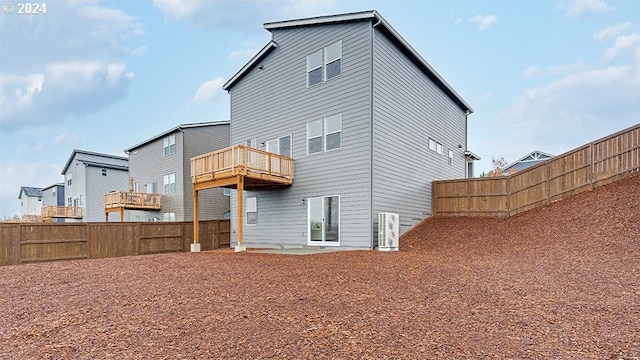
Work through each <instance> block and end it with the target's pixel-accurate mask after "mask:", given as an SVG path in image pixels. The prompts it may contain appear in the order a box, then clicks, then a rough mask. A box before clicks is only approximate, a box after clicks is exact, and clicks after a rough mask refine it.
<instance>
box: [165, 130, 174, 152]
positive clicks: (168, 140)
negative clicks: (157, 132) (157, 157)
mask: <svg viewBox="0 0 640 360" xmlns="http://www.w3.org/2000/svg"><path fill="white" fill-rule="evenodd" d="M175 153H176V134H172V135H169V136H167V137H165V138H164V156H169V155H171V154H175Z"/></svg>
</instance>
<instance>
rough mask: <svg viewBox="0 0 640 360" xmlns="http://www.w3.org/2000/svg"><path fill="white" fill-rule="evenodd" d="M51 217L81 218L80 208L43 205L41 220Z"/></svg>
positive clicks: (49, 219)
mask: <svg viewBox="0 0 640 360" xmlns="http://www.w3.org/2000/svg"><path fill="white" fill-rule="evenodd" d="M52 218H69V219H82V208H81V207H77V206H43V207H42V221H45V222H48V221H51V219H52Z"/></svg>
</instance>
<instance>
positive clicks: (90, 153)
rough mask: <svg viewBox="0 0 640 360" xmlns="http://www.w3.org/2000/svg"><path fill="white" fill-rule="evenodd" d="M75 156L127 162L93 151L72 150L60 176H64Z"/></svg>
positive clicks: (120, 157) (115, 156)
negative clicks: (80, 155) (98, 157)
mask: <svg viewBox="0 0 640 360" xmlns="http://www.w3.org/2000/svg"><path fill="white" fill-rule="evenodd" d="M77 154H85V155H94V156H101V157H105V158H110V159H116V160H126V161H129V158H127V157H124V156H118V155H111V154H102V153H97V152H93V151H87V150H79V149H73V151H72V152H71V155H70V156H69V160H67V163H66V164H65V165H64V168H62V172H61V173H60V174H61V175H64V174H65V173H66V172H67V169H68V168H69V166H70V165H71V162H72V161H73V159H74V158H75V157H76V155H77Z"/></svg>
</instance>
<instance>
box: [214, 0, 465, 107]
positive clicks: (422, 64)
mask: <svg viewBox="0 0 640 360" xmlns="http://www.w3.org/2000/svg"><path fill="white" fill-rule="evenodd" d="M363 20H375V22H374V23H373V25H372V26H373V27H374V28H379V29H380V30H381V32H382V33H383V34H385V35H386V36H387V37H388V38H389V39H390V40H391V41H392V42H393V43H394V44H395V45H396V46H397V47H398V48H399V49H400V51H401V52H402V53H404V54H405V55H406V56H407V57H408V58H409V59H410V60H411V61H412V62H413V63H414V64H415V65H416V66H417V67H418V68H419V69H420V70H422V72H423V73H424V74H425V75H426V76H427V77H428V78H429V79H431V80H432V81H433V82H435V83H436V85H437V86H438V87H439V88H440V89H441V90H442V91H444V92H445V93H446V94H447V95H448V96H449V97H450V98H451V99H452V100H453V101H454V102H455V103H456V104H457V105H458V106H459V107H460V108H461V109H462V110H463V111H464V112H465V114H467V115H469V114H471V113H473V108H472V107H471V106H470V105H469V104H468V103H467V102H466V101H464V99H463V98H462V97H461V96H460V95H459V94H458V93H457V92H456V91H455V90H454V89H453V88H452V87H451V85H449V84H448V83H447V82H446V81H445V80H444V79H443V78H442V76H440V74H438V73H437V72H436V71H435V69H433V67H431V65H429V63H428V62H427V61H426V60H425V59H424V58H423V57H422V56H420V54H418V52H417V51H416V50H415V49H413V47H411V45H409V43H408V42H407V41H406V40H405V39H404V38H403V37H402V36H400V34H399V33H398V32H397V31H396V30H395V29H394V28H393V27H392V26H391V25H390V24H389V23H388V22H387V21H386V20H385V19H384V18H383V17H382V16H381V15H380V13H378V12H377V11H376V10H368V11H361V12H353V13H345V14H337V15H325V16H317V17H311V18H304V19H294V20H285V21H275V22H268V23H265V24H264V28H265V29H266V30H268V31H272V30H276V29H285V28H291V27H298V26H313V25H325V24H331V23H338V22H347V21H363ZM275 47H276V43H275V42H274V41H273V40H271V41H270V42H269V43H268V44H267V45H266V46H265V47H264V48H262V50H260V52H258V54H256V55H255V56H254V57H253V58H252V59H251V60H250V61H249V62H248V63H247V64H245V65H244V66H243V67H242V69H240V71H238V72H237V73H236V74H235V75H233V77H231V79H229V81H227V83H226V84H224V86H223V87H222V88H223V89H224V90H227V91H229V89H230V88H231V87H232V86H233V85H235V84H236V83H237V82H238V81H239V80H240V79H241V78H242V77H244V76H245V75H246V74H247V73H248V72H249V70H251V69H252V68H253V67H254V66H255V65H256V63H257V62H258V61H260V60H261V59H262V58H263V57H264V56H266V55H267V54H268V53H269V52H271V51H272V50H273V49H274V48H275Z"/></svg>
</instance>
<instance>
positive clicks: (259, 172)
mask: <svg viewBox="0 0 640 360" xmlns="http://www.w3.org/2000/svg"><path fill="white" fill-rule="evenodd" d="M191 180H192V182H193V244H191V251H194V252H196V251H200V244H199V242H200V240H199V234H198V191H200V190H205V189H210V188H216V187H225V188H232V189H237V190H238V191H237V198H236V206H237V211H236V213H237V216H238V221H237V224H238V225H237V227H238V228H237V233H236V236H237V239H238V246H236V251H244V250H245V247H244V244H243V242H242V216H243V212H242V203H243V201H242V196H243V195H242V193H243V192H244V190H256V189H269V188H276V187H283V186H290V185H291V184H293V159H292V158H290V157H287V156H282V155H278V154H274V153H270V152H267V151H263V150H258V149H254V148H251V147H248V146H244V145H234V146H231V147H228V148H225V149H222V150H218V151H214V152H211V153H208V154H204V155H200V156H196V157H193V158H191Z"/></svg>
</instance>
